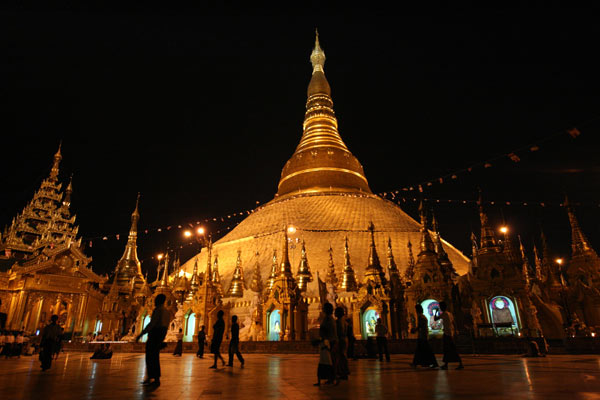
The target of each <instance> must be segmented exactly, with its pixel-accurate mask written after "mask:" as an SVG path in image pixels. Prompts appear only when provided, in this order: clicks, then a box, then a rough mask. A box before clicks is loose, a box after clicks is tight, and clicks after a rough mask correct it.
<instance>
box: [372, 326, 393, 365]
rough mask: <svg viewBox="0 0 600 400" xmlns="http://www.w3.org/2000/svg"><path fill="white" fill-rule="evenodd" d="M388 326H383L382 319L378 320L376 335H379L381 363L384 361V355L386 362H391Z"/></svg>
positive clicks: (378, 345)
mask: <svg viewBox="0 0 600 400" xmlns="http://www.w3.org/2000/svg"><path fill="white" fill-rule="evenodd" d="M387 332H388V329H387V326H385V325H384V324H383V321H382V320H381V318H377V325H375V333H376V335H377V353H378V354H379V361H383V354H384V353H385V360H386V361H390V352H389V350H388V343H387Z"/></svg>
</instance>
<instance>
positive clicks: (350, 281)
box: [340, 237, 358, 292]
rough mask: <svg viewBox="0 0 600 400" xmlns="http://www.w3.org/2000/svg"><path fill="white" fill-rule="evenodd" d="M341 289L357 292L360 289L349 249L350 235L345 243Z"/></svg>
mask: <svg viewBox="0 0 600 400" xmlns="http://www.w3.org/2000/svg"><path fill="white" fill-rule="evenodd" d="M340 289H341V290H345V291H346V292H356V291H357V290H358V284H357V283H356V276H355V275H354V268H352V263H351V262H350V252H349V251H348V237H346V241H345V243H344V270H343V273H342V280H341V281H340Z"/></svg>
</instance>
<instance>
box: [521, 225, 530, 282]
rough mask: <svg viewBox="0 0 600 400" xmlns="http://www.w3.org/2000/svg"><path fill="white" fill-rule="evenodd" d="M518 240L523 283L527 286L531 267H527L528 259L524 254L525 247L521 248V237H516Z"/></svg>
mask: <svg viewBox="0 0 600 400" xmlns="http://www.w3.org/2000/svg"><path fill="white" fill-rule="evenodd" d="M518 238H519V250H520V252H521V260H522V263H523V264H522V265H523V271H522V273H523V281H524V282H525V284H526V285H529V282H530V279H529V270H530V269H531V267H530V266H529V259H528V258H527V255H526V254H525V247H524V246H523V242H522V241H521V235H519V236H518Z"/></svg>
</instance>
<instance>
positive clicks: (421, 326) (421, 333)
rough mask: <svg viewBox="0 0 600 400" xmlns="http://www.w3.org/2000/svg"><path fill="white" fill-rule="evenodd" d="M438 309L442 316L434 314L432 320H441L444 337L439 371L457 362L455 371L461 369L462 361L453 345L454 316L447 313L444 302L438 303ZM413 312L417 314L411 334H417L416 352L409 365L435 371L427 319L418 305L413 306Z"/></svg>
mask: <svg viewBox="0 0 600 400" xmlns="http://www.w3.org/2000/svg"><path fill="white" fill-rule="evenodd" d="M440 309H441V310H442V314H441V315H440V314H439V313H436V315H434V316H433V318H434V319H435V320H436V321H437V320H440V319H441V320H442V326H443V329H444V335H443V337H442V346H443V352H444V356H443V358H442V361H443V363H444V364H442V366H441V369H448V363H451V362H457V363H458V367H457V368H456V369H463V368H464V366H463V363H462V359H461V358H460V355H459V354H458V351H457V350H456V345H455V344H454V335H455V333H456V326H455V323H454V316H453V315H452V313H451V312H450V311H448V306H447V305H446V303H445V302H443V301H442V302H440ZM415 310H416V312H417V326H416V327H415V328H413V329H412V333H415V331H416V332H417V350H416V351H415V356H414V358H413V362H412V363H411V364H410V365H411V366H412V367H413V368H417V367H418V366H423V367H428V368H431V369H436V368H438V367H439V364H438V362H437V359H436V358H435V355H434V354H433V351H432V350H431V346H429V341H428V336H429V327H428V321H427V317H426V316H425V315H424V314H423V307H422V306H421V305H420V304H417V305H416V306H415Z"/></svg>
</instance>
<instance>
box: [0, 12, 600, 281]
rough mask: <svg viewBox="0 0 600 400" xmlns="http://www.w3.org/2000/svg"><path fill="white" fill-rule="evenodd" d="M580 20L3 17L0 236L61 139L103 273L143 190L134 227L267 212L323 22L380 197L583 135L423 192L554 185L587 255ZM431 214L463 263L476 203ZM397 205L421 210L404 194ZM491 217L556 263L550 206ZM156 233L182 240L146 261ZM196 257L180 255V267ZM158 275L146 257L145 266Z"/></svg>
mask: <svg viewBox="0 0 600 400" xmlns="http://www.w3.org/2000/svg"><path fill="white" fill-rule="evenodd" d="M358 11H360V10H358ZM586 13H587V11H586V10H579V11H577V12H573V11H568V12H567V11H563V10H556V9H553V10H552V12H547V10H538V11H535V10H534V12H531V11H530V12H528V13H527V15H525V13H523V12H522V10H520V9H517V10H504V11H490V10H487V11H480V12H479V14H478V15H477V16H472V15H470V14H467V13H464V12H463V13H449V12H445V11H440V12H436V13H431V14H425V13H405V14H402V15H396V16H391V15H387V16H376V15H370V14H369V13H368V12H366V11H365V12H364V13H355V14H354V15H352V16H341V15H332V14H328V15H320V16H315V15H302V16H282V15H279V16H273V15H271V16H260V15H256V14H254V15H240V13H237V15H224V14H223V13H208V12H201V11H196V10H192V9H184V10H172V9H169V10H152V9H150V8H146V9H144V10H127V11H126V12H117V11H114V10H111V11H107V10H102V11H99V10H91V9H88V10H72V9H71V10H67V9H63V10H46V11H40V10H22V9H5V10H4V11H3V12H2V18H1V23H0V36H1V37H2V39H0V40H1V43H2V53H3V55H2V57H0V75H1V76H2V77H1V78H0V84H1V86H0V90H1V94H2V96H1V97H2V104H1V105H2V107H1V109H0V131H1V132H2V134H1V135H2V145H1V146H2V158H1V160H0V162H1V165H2V173H1V174H0V187H2V191H0V204H1V206H2V207H1V210H0V225H2V226H3V225H5V224H8V223H10V220H11V218H12V217H13V216H14V215H15V214H16V213H17V212H19V211H20V210H21V209H22V208H23V206H24V205H25V203H26V202H27V201H29V199H30V198H31V196H32V194H33V192H34V190H35V189H37V187H38V186H39V183H40V182H41V180H42V179H43V178H44V177H45V176H47V174H48V172H49V169H50V166H51V161H52V156H53V154H54V152H55V151H56V148H57V146H58V143H59V141H61V140H62V142H63V157H64V159H63V162H62V164H61V177H62V178H63V179H65V180H66V179H68V176H69V175H70V174H71V173H73V174H74V183H73V185H74V194H73V202H72V209H73V210H74V212H75V213H76V214H77V215H78V221H79V224H80V232H81V234H82V236H83V237H85V238H88V237H97V236H104V235H114V234H116V233H120V234H121V235H122V238H121V240H120V241H116V240H110V241H107V242H101V241H95V242H94V246H93V247H92V249H88V254H90V255H91V256H93V257H94V268H95V269H96V270H98V271H101V272H104V271H109V270H111V269H112V268H114V265H115V263H116V260H117V259H118V258H119V257H120V255H121V253H122V251H123V247H124V243H125V242H124V238H123V237H124V236H126V233H127V230H128V228H129V216H130V214H131V211H132V209H133V206H134V204H135V196H136V193H137V192H138V191H139V192H141V193H142V200H141V205H140V211H141V214H142V219H141V222H140V225H141V226H140V228H141V229H142V230H143V229H147V228H152V227H165V226H168V225H173V226H176V225H178V224H185V223H187V222H195V221H197V220H199V219H202V218H207V217H214V216H218V217H220V216H222V215H227V214H231V213H233V212H237V211H241V210H247V209H250V208H252V207H254V206H255V204H256V201H259V202H260V203H264V202H267V201H269V200H270V199H272V197H273V195H274V193H275V192H276V188H277V183H278V179H279V175H280V173H281V168H282V167H283V165H284V163H285V161H286V160H287V159H288V158H289V157H290V156H291V154H292V153H293V151H294V149H295V146H296V145H297V143H298V142H299V139H300V136H301V133H302V120H303V116H304V106H305V101H306V87H307V85H308V82H309V79H310V73H311V66H310V62H309V55H310V52H311V49H312V46H313V43H314V29H315V27H318V28H319V32H320V35H321V36H320V37H321V45H322V47H323V49H324V50H325V53H326V55H327V61H326V64H325V72H326V75H327V77H328V80H329V82H330V84H331V87H332V96H333V100H334V105H335V110H336V114H337V117H338V120H339V126H340V133H341V134H342V137H343V139H344V141H345V142H346V144H347V145H348V147H349V148H350V150H351V151H352V152H353V153H354V155H355V156H357V158H358V159H359V160H360V161H361V162H362V164H363V166H364V168H365V173H366V174H367V178H368V179H369V183H370V186H371V189H372V190H373V191H374V192H384V191H390V190H395V189H400V188H402V187H405V186H410V185H413V184H415V183H419V182H423V181H427V180H431V179H435V178H437V177H439V176H441V175H445V174H447V173H451V172H453V171H454V170H459V169H462V168H465V167H467V166H469V165H471V164H474V163H479V162H481V161H484V160H486V159H489V158H492V157H495V156H497V155H502V154H506V153H508V152H510V151H512V150H513V149H516V148H519V147H521V146H525V145H528V144H529V143H537V142H538V141H540V140H542V139H544V138H546V137H548V136H550V135H552V134H554V133H557V132H561V131H563V132H564V130H565V129H567V128H570V127H572V126H577V127H578V128H579V129H580V131H581V132H582V134H581V136H580V137H578V138H577V139H572V138H570V137H569V136H568V135H566V134H563V135H562V136H558V137H556V138H555V139H553V140H551V141H549V142H546V143H541V144H540V151H538V152H535V153H531V152H527V151H525V152H522V153H521V160H522V161H521V162H519V163H513V162H511V161H510V160H508V159H506V158H504V159H503V160H501V161H498V162H494V163H493V167H492V168H486V169H483V168H476V169H475V170H474V171H473V172H472V173H470V174H462V175H460V176H459V179H457V180H455V181H452V182H451V183H446V184H443V185H434V186H432V187H431V188H426V191H425V196H426V197H431V198H440V199H467V200H468V199H475V197H476V195H477V188H478V187H481V188H482V190H483V193H484V196H485V198H486V199H488V200H490V201H492V200H493V201H498V202H505V201H530V202H536V201H537V202H546V203H549V204H558V203H560V202H561V201H562V198H563V194H564V193H565V192H566V193H569V195H570V197H571V199H572V201H573V202H579V203H581V204H582V205H581V206H580V207H579V208H578V209H577V212H578V215H579V216H580V220H581V221H580V222H581V225H582V226H583V228H584V230H585V231H586V233H587V234H588V236H589V237H590V238H591V239H592V243H593V244H594V245H595V246H596V247H597V248H599V244H600V228H599V224H598V221H599V217H600V207H598V204H599V203H600V195H599V194H600V183H599V182H600V180H599V179H598V177H599V174H600V166H599V162H598V154H599V150H600V144H599V142H600V141H599V140H598V139H597V135H598V131H599V129H600V120H599V119H598V117H599V116H600V109H599V107H598V103H599V102H598V94H599V93H600V91H599V89H600V87H599V86H600V85H599V80H598V63H597V61H596V58H597V43H598V37H599V34H600V28H599V26H598V24H597V23H596V22H594V21H592V20H589V21H588V19H587V18H585V15H586ZM411 197H412V195H411ZM430 207H433V208H435V210H436V213H437V217H438V220H439V222H440V228H441V232H442V236H443V237H445V238H447V239H448V240H449V241H451V242H452V243H455V244H456V246H457V247H458V248H459V249H461V250H463V251H464V252H465V253H467V254H469V253H470V242H469V234H470V232H471V230H475V231H476V232H478V229H479V225H478V214H477V211H476V208H475V207H474V206H473V205H472V204H470V205H468V206H466V205H458V204H452V205H437V204H431V205H430ZM403 208H404V209H405V210H406V211H407V212H409V213H410V214H411V215H413V216H416V206H415V203H414V202H409V203H408V204H407V205H405V206H403ZM489 212H490V217H491V219H492V222H493V223H494V224H498V225H499V224H500V223H501V219H502V217H501V215H502V214H504V217H505V218H506V220H507V222H508V224H509V225H510V226H511V228H512V229H513V231H515V232H517V233H521V234H522V235H523V239H524V241H525V243H526V244H527V245H528V246H531V245H532V243H533V240H534V239H535V240H536V241H537V240H538V239H537V238H538V235H539V230H540V227H543V229H544V230H545V231H546V234H547V236H548V237H549V240H550V244H551V245H552V247H553V249H554V251H555V252H556V254H557V255H567V252H568V250H569V239H570V236H569V230H568V228H569V226H568V220H567V218H566V213H565V212H564V210H563V209H562V208H560V207H557V206H548V207H545V208H542V207H539V206H536V207H534V206H529V207H522V206H521V207H516V206H504V207H503V208H500V207H490V208H489ZM230 221H231V220H230ZM233 221H234V222H237V221H239V218H238V219H235V220H233ZM228 225H232V226H233V225H234V223H233V224H232V223H229V224H227V223H220V222H219V223H213V224H212V225H209V228H210V229H211V230H213V231H216V230H218V229H225V228H226V226H228ZM217 236H218V235H217ZM167 241H169V242H170V243H171V246H179V245H182V244H183V242H182V241H181V239H180V232H179V231H178V230H174V231H173V230H172V231H169V232H166V233H165V232H163V233H160V234H159V233H154V234H152V235H145V236H142V238H141V239H140V242H139V252H140V258H142V259H144V260H148V259H149V257H151V256H152V255H153V254H156V253H157V252H159V250H161V249H163V248H164V247H165V246H166V242H167ZM190 255H191V252H190V248H189V247H188V248H187V249H184V250H183V254H182V258H183V259H186V258H187V257H189V256H190ZM154 265H155V263H154V261H146V262H144V264H143V269H144V270H146V269H151V270H152V269H153V268H154ZM151 276H152V274H151Z"/></svg>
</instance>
